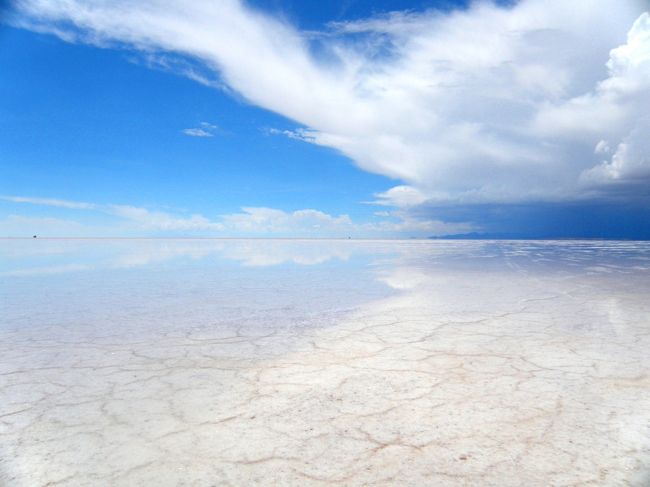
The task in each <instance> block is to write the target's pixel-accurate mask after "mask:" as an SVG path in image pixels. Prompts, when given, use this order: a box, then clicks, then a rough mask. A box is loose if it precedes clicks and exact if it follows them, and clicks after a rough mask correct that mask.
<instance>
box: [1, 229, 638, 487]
mask: <svg viewBox="0 0 650 487" xmlns="http://www.w3.org/2000/svg"><path fill="white" fill-rule="evenodd" d="M0 357H1V359H0V397H1V398H2V400H1V401H0V485H3V486H5V485H6V486H12V487H13V486H16V487H22V486H29V487H31V486H95V485H106V486H141V485H146V486H148V485H152V486H177V485H178V486H180V485H183V486H213V485H214V486H217V485H218V486H221V485H233V486H248V485H265V486H275V485H296V486H312V485H314V486H320V485H345V486H357V485H358V486H362V485H395V486H407V485H414V486H499V487H505V486H528V487H532V486H544V487H546V486H569V485H599V486H600V485H602V486H623V485H630V486H644V485H648V484H649V483H650V243H638V242H637V243H634V242H451V241H448V242H442V241H440V242H436V241H431V242H425V241H408V242H357V241H303V242H301V241H210V240H196V241H192V240H178V241H161V240H142V241H78V240H77V241H75V240H71V241H63V240H56V241H48V240H22V241H19V240H14V241H2V242H0Z"/></svg>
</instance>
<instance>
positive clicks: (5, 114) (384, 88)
mask: <svg viewBox="0 0 650 487" xmlns="http://www.w3.org/2000/svg"><path fill="white" fill-rule="evenodd" d="M649 10H650V2H649V1H648V0H598V1H596V0H574V1H572V2H566V1H565V0H521V1H501V2H491V1H475V2H471V1H451V0H445V1H435V0H428V1H425V0H420V1H405V0H382V1H370V0H356V1H355V0H340V1H331V2H304V1H301V0H254V1H253V0H249V1H240V0H219V1H208V0H196V1H194V2H190V3H188V2H183V1H181V0H140V1H134V0H111V1H108V0H66V1H62V0H16V1H13V2H9V3H6V5H4V6H3V7H2V10H1V13H0V236H31V235H34V234H38V235H39V236H128V237H134V236H215V237H219V236H223V237H239V236H245V237H247V236H255V237H274V236H277V237H348V236H350V237H354V238H358V237H369V238H405V237H446V236H447V237H449V236H452V237H453V236H469V237H477V236H478V237H481V236H482V237H503V238H581V237H582V238H644V239H648V238H650V14H649V13H648V11H649Z"/></svg>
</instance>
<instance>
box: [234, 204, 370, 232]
mask: <svg viewBox="0 0 650 487" xmlns="http://www.w3.org/2000/svg"><path fill="white" fill-rule="evenodd" d="M222 218H223V222H224V224H225V226H226V227H227V228H228V229H230V230H232V231H234V232H236V233H242V232H243V233H246V232H255V233H258V232H259V233H280V234H286V235H328V234H329V235H338V236H346V235H348V234H349V233H350V232H356V231H357V230H358V229H357V227H356V226H355V225H354V224H353V223H352V220H351V219H350V217H349V216H348V215H340V216H336V217H335V216H332V215H328V214H327V213H323V212H322V211H318V210H311V209H306V210H297V211H293V212H286V211H282V210H278V209H274V208H254V207H244V208H242V212H241V213H234V214H231V215H224V216H222Z"/></svg>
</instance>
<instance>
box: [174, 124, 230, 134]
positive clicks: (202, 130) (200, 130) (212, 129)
mask: <svg viewBox="0 0 650 487" xmlns="http://www.w3.org/2000/svg"><path fill="white" fill-rule="evenodd" d="M181 132H183V133H184V134H185V135H189V136H190V137H214V136H215V135H217V134H219V133H220V132H221V129H220V128H219V127H218V126H216V125H214V124H211V123H208V122H201V123H200V125H199V126H198V127H194V128H190V129H183V130H182V131H181Z"/></svg>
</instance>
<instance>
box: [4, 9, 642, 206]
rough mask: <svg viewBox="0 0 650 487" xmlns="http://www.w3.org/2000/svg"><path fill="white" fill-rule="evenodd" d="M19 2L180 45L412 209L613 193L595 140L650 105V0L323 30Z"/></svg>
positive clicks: (94, 31) (416, 16)
mask: <svg viewBox="0 0 650 487" xmlns="http://www.w3.org/2000/svg"><path fill="white" fill-rule="evenodd" d="M17 5H18V7H19V9H20V11H21V12H22V17H21V18H20V20H18V21H16V22H18V23H20V24H21V25H22V26H25V27H28V28H33V29H39V30H41V31H42V30H50V31H51V32H52V33H53V34H55V35H59V36H60V37H62V38H63V39H64V40H67V41H70V40H71V39H74V40H75V41H83V42H90V43H94V44H96V45H100V46H114V45H121V46H128V47H130V48H132V49H136V50H139V51H141V52H143V53H145V54H146V55H150V53H152V52H160V53H167V54H170V55H177V56H186V57H187V58H190V59H192V60H193V61H194V62H196V63H199V64H201V65H202V66H204V67H205V68H206V70H208V71H209V70H212V71H213V72H218V73H219V74H220V76H221V81H222V82H223V83H224V84H225V85H227V86H228V87H230V89H232V90H233V91H235V92H237V93H238V94H239V95H241V96H242V97H244V98H245V99H247V100H248V101H249V102H251V103H253V104H256V105H258V106H261V107H263V108H266V109H269V110H272V111H275V112H277V113H280V114H282V115H284V116H286V117H288V118H290V119H293V120H295V121H296V122H297V123H299V124H300V125H302V127H301V128H298V129H296V130H292V131H285V132H284V135H287V136H289V137H293V138H298V139H301V140H305V141H307V142H311V143H315V144H319V145H324V146H328V147H333V148H335V149H338V150H339V151H341V152H342V153H344V154H346V155H347V156H349V157H350V158H351V159H352V160H354V161H355V162H356V164H357V165H358V166H359V167H361V168H363V169H365V170H367V171H371V172H374V173H379V174H383V175H386V176H389V177H392V178H395V179H398V180H401V181H402V182H403V184H400V185H399V186H398V188H399V189H394V190H391V191H388V192H386V193H385V194H384V195H380V196H379V200H380V201H383V202H391V203H392V204H398V205H400V204H404V205H406V206H409V205H412V204H413V200H412V199H410V198H406V199H404V198H401V199H400V196H403V195H406V194H408V193H409V192H411V193H412V194H418V195H420V196H419V197H418V198H419V199H427V200H429V201H437V202H465V203H477V202H479V203H480V202H514V201H531V200H533V201H535V200H546V201H549V200H553V201H559V200H567V199H575V198H581V197H586V196H587V195H591V194H593V193H592V188H591V187H590V186H589V184H587V183H589V182H593V181H595V179H598V181H599V185H600V187H601V191H603V192H605V191H606V187H607V184H606V183H607V181H610V180H612V178H611V177H599V178H596V177H595V176H594V174H595V173H597V172H598V171H599V170H600V169H598V168H599V167H601V163H602V160H601V157H600V156H599V155H598V154H594V147H595V146H596V145H597V144H598V142H599V141H601V140H606V141H608V143H609V144H610V146H611V147H618V148H619V150H621V151H623V148H622V147H621V144H626V145H625V147H627V148H628V149H625V150H626V151H628V152H629V151H630V149H629V146H630V144H636V142H633V139H634V140H636V139H635V135H634V134H635V133H639V132H640V131H641V130H643V127H641V126H640V125H639V124H640V117H641V115H642V111H643V110H644V109H646V108H645V107H647V106H650V97H649V93H650V88H649V79H650V73H649V67H648V52H649V51H650V21H649V20H648V19H649V17H648V14H642V12H643V11H644V9H646V8H647V3H645V2H644V1H642V0H601V1H599V2H598V3H597V4H596V3H594V2H593V1H592V0H574V1H571V2H567V1H566V0H522V1H521V2H519V3H517V4H516V5H515V6H513V7H510V8H503V7H498V6H495V5H493V4H491V3H488V2H476V3H474V4H473V5H472V6H471V7H470V8H469V9H468V10H465V11H453V12H450V13H442V12H436V11H427V12H420V13H418V12H410V13H407V14H405V13H394V14H391V15H387V16H382V17H376V18H371V19H364V20H361V21H357V22H347V23H339V24H336V25H333V26H332V27H331V29H330V31H329V32H326V33H325V34H327V35H321V36H312V35H308V34H306V33H301V32H299V31H298V30H297V29H296V28H294V27H293V26H291V25H289V24H287V23H286V22H284V21H282V20H280V19H276V18H272V17H270V16H268V15H265V14H263V13H260V12H259V11H255V10H252V9H251V8H249V7H247V6H245V5H244V4H243V3H241V2H239V1H237V0H221V1H219V2H209V1H207V0H204V1H201V0H197V1H194V2H182V1H180V0H175V1H174V0H142V1H139V2H134V1H128V0H114V1H111V2H106V1H104V0H83V1H82V0H68V1H66V2H58V1H53V0H19V1H18V3H17ZM635 20H636V22H635ZM628 31H629V34H628ZM626 34H628V36H627V39H626ZM234 39H236V42H234V41H233V40H234ZM310 42H317V43H319V47H320V49H319V50H318V52H319V53H321V54H319V55H315V54H314V53H313V52H314V51H313V50H312V49H311V48H310V47H311V46H310ZM610 51H611V52H610ZM181 72H183V70H181ZM186 74H187V73H186ZM190 130H192V129H190ZM198 130H202V129H201V127H199V128H198ZM203 130H204V129H203ZM206 132H207V131H206ZM198 133H199V132H196V133H195V134H194V135H198ZM643 150H645V149H643ZM622 157H629V154H627V152H626V154H622V153H621V155H620V156H619V157H617V159H616V160H617V161H618V160H620V159H621V158H622ZM608 164H609V166H611V167H613V166H614V165H616V164H619V165H620V163H618V162H617V163H614V162H612V161H610V162H609V163H608ZM644 164H645V163H644ZM611 167H609V169H611ZM592 168H593V170H592ZM605 169H607V170H609V169H608V168H607V167H606V168H605ZM610 172H611V171H610ZM590 174H591V176H590ZM626 174H627V176H626V178H627V179H626V181H628V180H630V179H634V178H636V177H637V176H638V175H643V174H645V173H644V172H643V171H637V170H634V171H628V172H627V173H626ZM601 176H602V175H601ZM594 178H595V179H594ZM618 181H620V178H619V179H618ZM407 188H411V189H407ZM398 195H399V196H398Z"/></svg>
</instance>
